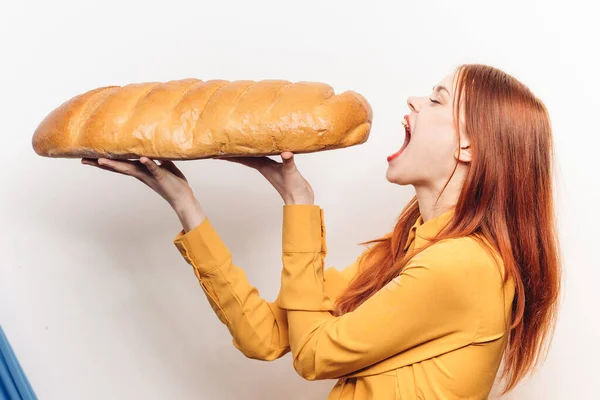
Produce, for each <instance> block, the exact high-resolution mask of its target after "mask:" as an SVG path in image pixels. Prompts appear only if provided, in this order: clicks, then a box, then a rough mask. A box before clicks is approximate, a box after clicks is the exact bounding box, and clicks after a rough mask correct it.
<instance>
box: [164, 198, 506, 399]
mask: <svg viewBox="0 0 600 400" xmlns="http://www.w3.org/2000/svg"><path fill="white" fill-rule="evenodd" d="M453 212H454V210H453V209H451V210H449V211H446V212H445V213H443V214H441V215H439V216H437V217H435V218H433V219H431V220H429V221H427V222H425V223H423V219H422V217H419V218H418V220H417V221H416V223H415V224H414V225H413V227H412V228H411V231H410V235H409V237H408V240H407V242H406V245H405V249H408V250H409V251H412V250H414V249H418V248H420V247H421V246H423V244H425V243H426V240H427V239H426V238H427V237H432V236H433V235H435V233H437V232H439V230H440V229H441V228H442V227H443V226H444V224H445V223H446V222H448V221H449V220H450V218H451V217H452V215H453ZM325 236H326V230H325V225H324V219H323V210H322V209H321V208H320V207H319V206H317V205H308V204H296V205H284V206H283V243H282V261H283V270H282V273H281V288H280V292H279V295H278V296H277V299H276V300H275V301H273V302H268V301H266V300H264V299H263V298H261V297H260V295H259V292H258V290H257V289H256V288H255V287H254V286H252V285H251V284H250V283H249V282H248V280H247V278H246V275H245V273H244V271H243V270H242V269H241V268H239V267H238V266H236V265H235V264H234V263H233V262H232V256H231V253H230V252H229V250H228V248H227V247H226V246H225V244H224V243H223V242H222V241H221V239H220V238H219V236H218V234H217V232H216V231H215V230H214V229H213V227H212V225H211V223H210V221H209V219H208V218H205V219H204V220H203V221H202V223H200V224H199V225H198V226H197V227H195V228H194V229H192V230H190V231H189V232H187V233H184V231H183V230H182V231H181V232H179V234H178V235H177V236H176V237H175V239H174V244H175V246H176V247H177V248H178V249H179V251H180V252H181V255H182V256H183V257H184V258H185V260H186V261H187V262H188V263H189V264H190V265H191V266H193V268H194V272H195V274H196V277H197V278H198V280H199V282H200V285H201V286H202V289H203V291H204V293H205V294H206V297H207V299H208V301H209V303H210V305H211V307H212V309H213V310H214V311H215V313H216V314H217V316H218V318H219V319H220V321H221V322H222V323H223V324H225V325H226V326H227V328H228V329H229V332H230V333H231V335H232V338H233V340H232V342H233V345H234V346H235V347H236V348H237V349H239V350H240V351H241V352H242V353H243V354H244V355H246V356H247V357H249V358H253V359H259V360H273V359H276V358H279V357H281V356H283V355H284V354H286V353H288V352H289V351H290V350H291V352H292V358H293V365H294V368H295V370H296V371H297V372H298V374H300V375H301V376H302V377H304V378H305V379H307V380H315V379H337V383H336V384H335V386H334V387H333V389H332V390H331V392H330V394H329V397H328V399H329V400H332V399H338V400H341V399H377V400H386V399H446V400H448V399H486V398H487V397H488V394H489V392H490V391H491V388H492V386H493V383H494V379H495V376H496V373H497V371H498V368H499V365H500V362H501V359H502V354H503V352H504V348H505V345H506V339H507V335H506V333H507V327H508V326H509V321H510V315H511V314H510V313H511V304H512V300H513V296H514V284H513V281H512V280H509V281H508V282H507V283H506V284H503V282H502V275H501V274H502V270H503V264H502V261H501V259H500V257H499V256H498V255H497V253H494V255H493V256H492V254H491V253H489V252H487V251H486V250H485V249H484V248H483V247H482V246H481V245H480V244H479V243H477V242H476V241H475V240H474V239H473V238H470V237H463V238H459V239H448V240H444V241H441V242H439V243H436V244H435V245H433V246H431V247H430V248H429V249H427V250H425V251H423V252H422V253H421V254H418V255H417V256H415V257H413V258H412V259H411V260H410V261H409V263H408V264H407V265H406V267H405V268H404V270H403V271H402V272H401V273H400V275H399V276H398V277H397V278H395V279H394V280H392V281H391V282H389V283H388V284H387V285H386V286H385V287H383V288H382V289H381V290H380V291H378V292H377V293H375V294H374V295H373V296H371V297H370V298H369V299H367V300H366V301H365V302H364V303H363V304H361V305H360V306H359V307H358V308H357V309H356V310H354V311H352V312H349V313H346V314H344V315H342V316H340V317H335V316H333V315H332V313H331V312H332V311H333V304H334V301H335V299H336V298H337V296H338V295H339V293H340V291H341V290H343V289H344V288H345V287H346V286H347V285H348V283H349V282H350V280H351V279H352V277H353V276H354V275H355V274H356V273H357V270H358V263H359V261H360V258H361V256H362V255H361V256H359V257H358V258H357V259H356V260H355V261H354V262H353V263H352V264H351V265H350V266H348V267H346V268H345V269H343V270H342V271H338V270H337V269H336V268H334V267H330V268H327V269H325V266H324V259H325V256H326V254H327V245H326V240H325ZM364 254H365V253H363V255H364Z"/></svg>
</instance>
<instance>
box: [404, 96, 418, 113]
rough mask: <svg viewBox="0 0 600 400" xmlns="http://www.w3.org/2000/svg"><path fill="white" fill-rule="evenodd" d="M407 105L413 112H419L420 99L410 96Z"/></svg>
mask: <svg viewBox="0 0 600 400" xmlns="http://www.w3.org/2000/svg"><path fill="white" fill-rule="evenodd" d="M406 103H407V104H408V108H410V109H411V111H413V112H419V99H418V98H417V97H415V96H410V97H409V98H408V99H407V100H406Z"/></svg>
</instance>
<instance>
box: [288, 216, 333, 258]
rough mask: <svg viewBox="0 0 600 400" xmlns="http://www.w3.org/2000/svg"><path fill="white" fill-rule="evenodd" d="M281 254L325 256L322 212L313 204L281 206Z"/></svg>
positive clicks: (324, 230) (325, 246)
mask: <svg viewBox="0 0 600 400" xmlns="http://www.w3.org/2000/svg"><path fill="white" fill-rule="evenodd" d="M282 251H283V253H323V254H327V240H326V229H325V223H324V216H323V210H322V209H321V208H320V207H319V206H317V205H314V204H286V205H284V206H283V238H282Z"/></svg>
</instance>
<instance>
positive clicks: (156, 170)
mask: <svg viewBox="0 0 600 400" xmlns="http://www.w3.org/2000/svg"><path fill="white" fill-rule="evenodd" d="M140 162H141V163H142V164H144V166H145V167H146V168H147V169H148V171H150V173H151V174H152V176H154V177H155V178H160V177H162V176H163V174H164V171H163V170H161V169H160V167H159V166H158V164H156V162H155V161H154V160H151V159H149V158H148V157H141V158H140Z"/></svg>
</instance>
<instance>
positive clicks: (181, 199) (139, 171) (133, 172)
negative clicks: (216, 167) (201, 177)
mask: <svg viewBox="0 0 600 400" xmlns="http://www.w3.org/2000/svg"><path fill="white" fill-rule="evenodd" d="M81 163H82V164H85V165H92V166H95V167H98V168H101V169H104V170H107V171H112V172H116V173H119V174H123V175H129V176H132V177H134V178H136V179H138V180H139V181H141V182H142V183H144V184H146V185H147V186H149V187H150V188H151V189H152V190H154V191H155V192H156V193H158V194H159V195H160V196H161V197H162V198H163V199H165V200H166V201H167V203H169V205H171V207H173V208H174V209H175V210H176V211H177V210H178V209H179V208H181V207H182V206H183V205H184V204H189V203H190V202H193V200H195V197H194V193H193V191H192V189H191V187H190V185H189V184H188V181H187V179H186V177H185V176H184V175H183V173H182V172H181V171H180V170H179V169H178V168H177V167H176V166H175V164H174V163H173V161H170V160H166V161H161V162H160V165H158V164H156V163H155V162H154V161H153V160H151V159H150V158H148V157H141V158H140V159H139V160H111V159H108V158H99V159H97V160H96V159H92V158H82V159H81Z"/></svg>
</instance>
